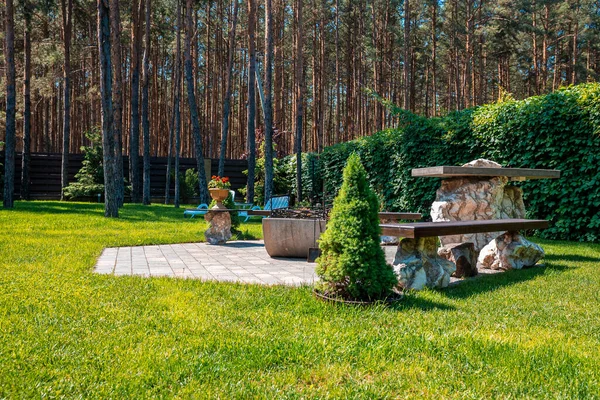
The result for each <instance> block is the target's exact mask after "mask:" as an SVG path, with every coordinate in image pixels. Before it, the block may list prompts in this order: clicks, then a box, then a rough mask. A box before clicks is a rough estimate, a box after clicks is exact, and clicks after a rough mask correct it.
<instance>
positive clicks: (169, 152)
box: [165, 3, 179, 204]
mask: <svg viewBox="0 0 600 400" xmlns="http://www.w3.org/2000/svg"><path fill="white" fill-rule="evenodd" d="M178 5H179V3H178ZM176 60H177V56H174V57H173V72H172V74H171V76H172V78H171V82H173V87H172V93H173V95H172V98H173V108H172V112H171V118H170V119H169V144H168V148H167V174H166V176H165V182H166V183H165V204H169V203H170V202H171V173H172V171H171V159H172V158H173V140H174V139H175V107H176V106H177V85H176V82H177V61H176Z"/></svg>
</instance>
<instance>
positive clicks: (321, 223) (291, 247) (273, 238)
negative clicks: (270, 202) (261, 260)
mask: <svg viewBox="0 0 600 400" xmlns="http://www.w3.org/2000/svg"><path fill="white" fill-rule="evenodd" d="M262 227H263V236H264V241H265V249H266V250H267V253H268V254H269V256H271V257H290V258H306V257H307V256H308V249H309V248H311V247H318V244H317V240H318V239H319V237H320V236H321V233H322V232H325V220H316V219H293V218H264V219H263V220H262Z"/></svg>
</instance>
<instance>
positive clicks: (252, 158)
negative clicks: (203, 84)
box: [246, 0, 256, 203]
mask: <svg viewBox="0 0 600 400" xmlns="http://www.w3.org/2000/svg"><path fill="white" fill-rule="evenodd" d="M255 28H256V0H248V119H247V128H246V135H247V136H248V157H247V159H248V183H247V184H246V201H247V202H248V203H253V202H254V169H255V167H256V138H255V135H256V54H255V41H256V38H255Z"/></svg>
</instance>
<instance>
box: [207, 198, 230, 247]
mask: <svg viewBox="0 0 600 400" xmlns="http://www.w3.org/2000/svg"><path fill="white" fill-rule="evenodd" d="M223 209H226V207H224V206H223V203H221V202H218V203H217V205H215V206H214V207H213V208H211V209H210V210H209V211H208V213H206V215H205V216H204V219H205V220H206V221H207V222H208V223H209V226H208V229H207V230H206V232H204V238H205V239H206V241H207V242H208V243H210V244H225V243H226V242H227V241H228V240H229V239H231V216H230V215H229V212H227V211H221V210H223Z"/></svg>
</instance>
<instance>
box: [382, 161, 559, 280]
mask: <svg viewBox="0 0 600 400" xmlns="http://www.w3.org/2000/svg"><path fill="white" fill-rule="evenodd" d="M411 173H412V176H414V177H435V178H442V182H441V186H440V188H439V189H438V190H437V192H436V200H435V201H434V203H433V204H432V206H431V218H432V221H433V222H425V223H413V224H381V227H382V232H383V234H384V235H391V236H397V237H401V239H400V241H399V244H398V250H397V251H396V257H395V260H394V266H395V267H394V268H395V270H396V274H397V275H398V277H399V281H400V284H401V286H404V287H407V288H412V289H420V288H422V287H423V286H429V287H446V286H447V285H448V284H449V282H450V276H458V277H463V276H472V275H475V274H477V269H478V267H481V268H491V269H517V268H522V267H524V266H530V265H533V264H535V263H537V262H538V261H539V260H540V259H541V258H543V257H544V251H543V249H542V248H541V247H540V246H539V245H537V244H535V243H532V242H529V241H528V240H526V239H525V238H523V237H522V236H521V235H520V234H519V231H520V230H528V229H544V228H547V227H548V221H545V220H528V219H525V205H524V203H523V192H522V190H521V188H520V187H517V186H513V185H509V184H508V183H509V182H510V181H524V180H526V179H556V178H559V177H560V171H557V170H548V169H530V168H503V167H502V166H501V165H500V164H497V163H495V162H492V161H489V160H483V159H480V160H475V161H472V162H470V163H468V164H465V165H463V166H438V167H427V168H417V169H413V170H412V171H411ZM436 236H437V237H439V239H440V243H441V244H442V247H441V248H439V249H438V248H437V240H436V239H435V237H436Z"/></svg>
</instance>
